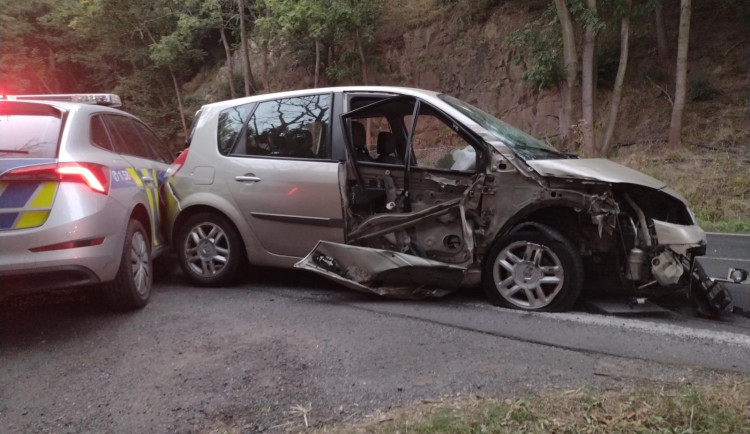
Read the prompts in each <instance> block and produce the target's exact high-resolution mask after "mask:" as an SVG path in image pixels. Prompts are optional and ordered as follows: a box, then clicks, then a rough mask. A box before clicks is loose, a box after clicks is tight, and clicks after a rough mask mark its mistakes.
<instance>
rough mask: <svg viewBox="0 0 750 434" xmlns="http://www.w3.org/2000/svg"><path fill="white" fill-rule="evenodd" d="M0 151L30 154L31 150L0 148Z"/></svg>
mask: <svg viewBox="0 0 750 434" xmlns="http://www.w3.org/2000/svg"><path fill="white" fill-rule="evenodd" d="M0 152H7V153H9V154H28V153H29V151H24V150H23V149H0Z"/></svg>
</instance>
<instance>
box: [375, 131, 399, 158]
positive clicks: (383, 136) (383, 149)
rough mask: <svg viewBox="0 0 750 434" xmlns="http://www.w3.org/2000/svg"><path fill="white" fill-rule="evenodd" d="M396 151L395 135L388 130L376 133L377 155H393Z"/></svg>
mask: <svg viewBox="0 0 750 434" xmlns="http://www.w3.org/2000/svg"><path fill="white" fill-rule="evenodd" d="M395 153H396V136H394V135H393V133H389V132H388V131H383V132H381V133H379V134H378V155H393V154H395Z"/></svg>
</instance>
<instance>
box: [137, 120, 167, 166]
mask: <svg viewBox="0 0 750 434" xmlns="http://www.w3.org/2000/svg"><path fill="white" fill-rule="evenodd" d="M133 123H134V124H135V128H136V129H137V130H138V133H139V134H140V136H141V140H142V141H143V143H144V144H145V145H146V146H147V147H148V148H149V149H150V150H152V151H153V152H154V153H155V154H156V160H158V161H161V162H162V163H171V162H172V160H174V157H173V156H172V152H171V151H170V150H169V148H167V145H165V144H164V143H163V142H162V141H161V140H159V138H158V137H156V134H154V133H153V132H152V131H151V130H150V129H148V127H147V126H146V125H144V124H142V123H140V122H138V121H133Z"/></svg>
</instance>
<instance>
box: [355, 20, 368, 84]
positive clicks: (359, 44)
mask: <svg viewBox="0 0 750 434" xmlns="http://www.w3.org/2000/svg"><path fill="white" fill-rule="evenodd" d="M354 42H355V43H356V44H357V51H358V52H359V65H360V68H361V69H362V84H364V85H365V86H367V85H369V84H370V80H369V78H368V77H367V62H366V61H365V50H364V48H363V47H362V38H361V37H360V36H359V30H356V31H355V32H354Z"/></svg>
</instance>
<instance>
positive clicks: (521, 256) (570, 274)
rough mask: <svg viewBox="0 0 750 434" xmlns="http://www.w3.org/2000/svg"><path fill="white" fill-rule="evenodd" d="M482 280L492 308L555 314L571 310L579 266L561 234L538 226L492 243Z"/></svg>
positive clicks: (579, 285) (580, 281)
mask: <svg viewBox="0 0 750 434" xmlns="http://www.w3.org/2000/svg"><path fill="white" fill-rule="evenodd" d="M482 279H483V286H484V291H485V294H486V295H487V298H488V299H489V300H490V301H491V302H492V303H493V304H495V305H499V306H505V307H510V308H514V309H522V310H528V311H552V312H559V311H564V310H568V309H570V308H571V307H573V305H574V304H575V302H576V301H577V300H578V297H579V296H580V294H581V288H582V287H583V263H582V261H581V257H580V255H578V253H577V252H576V250H575V247H574V246H573V245H572V244H571V243H570V241H568V240H567V239H566V238H565V237H564V236H563V235H562V234H560V233H559V232H557V231H555V230H553V229H551V228H548V227H540V230H539V231H521V232H518V233H514V234H511V235H509V236H507V237H505V238H503V239H501V240H499V241H498V242H496V244H495V246H494V247H493V248H492V250H491V251H490V254H489V256H488V258H487V260H486V262H485V265H484V270H483V273H482Z"/></svg>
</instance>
